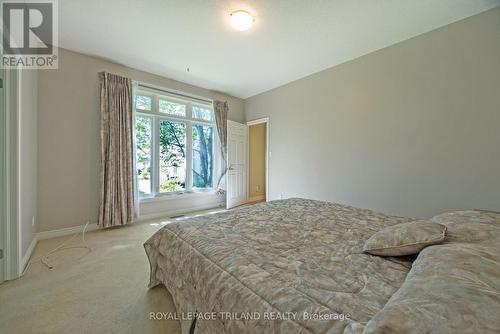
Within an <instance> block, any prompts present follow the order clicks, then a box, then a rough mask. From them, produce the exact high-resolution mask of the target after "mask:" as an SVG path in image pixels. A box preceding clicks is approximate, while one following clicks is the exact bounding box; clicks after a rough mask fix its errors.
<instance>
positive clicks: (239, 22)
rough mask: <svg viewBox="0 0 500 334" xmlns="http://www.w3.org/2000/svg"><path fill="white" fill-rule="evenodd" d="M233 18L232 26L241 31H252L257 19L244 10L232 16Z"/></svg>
mask: <svg viewBox="0 0 500 334" xmlns="http://www.w3.org/2000/svg"><path fill="white" fill-rule="evenodd" d="M230 16H231V26H232V27H233V28H234V29H236V30H239V31H245V30H248V29H250V27H251V26H252V24H253V23H254V22H255V18H254V17H253V16H252V15H250V13H249V12H246V11H244V10H237V11H235V12H232V13H231V14H230Z"/></svg>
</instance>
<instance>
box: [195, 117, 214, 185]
mask: <svg viewBox="0 0 500 334" xmlns="http://www.w3.org/2000/svg"><path fill="white" fill-rule="evenodd" d="M213 146H214V132H213V127H212V126H206V125H193V187H195V188H212V187H213V170H214V150H213Z"/></svg>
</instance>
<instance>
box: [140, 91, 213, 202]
mask: <svg viewBox="0 0 500 334" xmlns="http://www.w3.org/2000/svg"><path fill="white" fill-rule="evenodd" d="M137 95H142V96H149V97H151V98H152V101H151V107H152V110H142V109H136V103H135V101H136V96H137ZM160 99H161V100H166V101H168V102H172V103H177V104H181V105H185V106H186V116H185V117H184V116H179V115H173V114H168V113H164V112H160V104H159V100H160ZM133 102H134V103H133V110H134V124H135V119H136V117H148V118H151V122H152V125H151V143H150V145H151V167H150V168H151V173H150V180H151V182H150V188H151V189H150V194H146V195H139V200H140V201H143V200H151V199H155V198H161V197H163V198H168V197H171V196H173V195H182V194H192V193H208V192H215V187H216V185H215V182H216V176H217V175H219V173H220V168H219V164H220V142H219V136H218V133H217V126H216V122H215V115H214V120H213V121H205V120H202V119H197V118H193V117H192V107H193V106H198V107H202V108H206V109H210V110H212V112H214V110H213V106H212V105H211V104H210V103H208V102H207V103H206V104H205V103H202V102H198V101H191V100H190V99H188V98H179V97H176V96H171V95H169V94H164V93H161V92H156V91H150V90H149V89H144V88H136V89H134V92H133ZM162 120H166V121H172V122H178V123H184V124H185V125H186V148H185V150H186V157H185V159H186V160H185V161H186V177H185V184H186V186H185V189H183V190H179V191H170V192H160V146H159V145H160V122H161V121H162ZM193 125H204V126H210V127H212V129H213V130H212V133H213V136H214V139H213V146H212V157H213V162H212V168H213V171H212V175H213V176H214V177H213V178H212V186H211V187H207V188H196V187H193ZM134 140H135V138H134ZM134 159H136V157H135V156H134ZM134 172H135V173H137V171H136V170H135V171H134Z"/></svg>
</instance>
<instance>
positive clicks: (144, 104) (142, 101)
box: [135, 95, 152, 110]
mask: <svg viewBox="0 0 500 334" xmlns="http://www.w3.org/2000/svg"><path fill="white" fill-rule="evenodd" d="M151 101H152V99H151V97H150V96H144V95H136V96H135V109H137V110H151Z"/></svg>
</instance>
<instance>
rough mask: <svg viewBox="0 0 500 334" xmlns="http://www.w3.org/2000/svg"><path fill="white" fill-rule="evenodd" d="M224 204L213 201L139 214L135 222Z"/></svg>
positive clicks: (218, 206)
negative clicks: (200, 204)
mask: <svg viewBox="0 0 500 334" xmlns="http://www.w3.org/2000/svg"><path fill="white" fill-rule="evenodd" d="M223 204H224V203H223V202H220V203H212V204H207V205H202V206H196V207H191V208H185V209H181V210H170V211H163V212H157V213H150V214H147V215H139V217H138V218H137V219H136V220H135V222H142V221H146V220H152V219H157V218H168V217H173V216H179V215H183V214H186V213H190V212H193V211H201V210H208V209H219V208H221V207H223Z"/></svg>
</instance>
